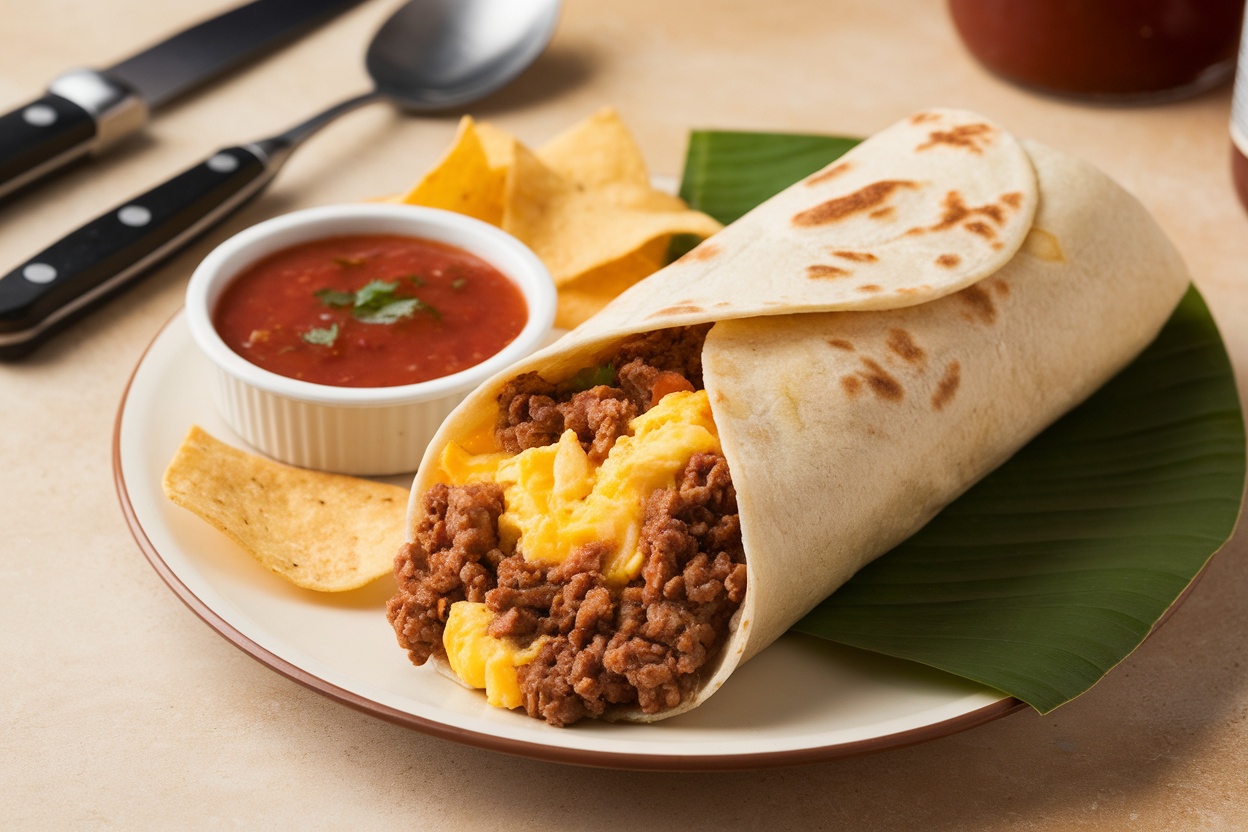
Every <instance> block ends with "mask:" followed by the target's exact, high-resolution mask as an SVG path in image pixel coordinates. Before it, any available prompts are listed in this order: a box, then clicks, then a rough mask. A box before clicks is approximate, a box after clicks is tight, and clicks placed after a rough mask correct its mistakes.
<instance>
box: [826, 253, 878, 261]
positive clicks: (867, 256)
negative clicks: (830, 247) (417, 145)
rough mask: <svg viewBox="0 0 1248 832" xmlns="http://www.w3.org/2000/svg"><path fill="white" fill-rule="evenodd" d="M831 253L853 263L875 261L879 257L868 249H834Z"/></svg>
mask: <svg viewBox="0 0 1248 832" xmlns="http://www.w3.org/2000/svg"><path fill="white" fill-rule="evenodd" d="M832 254H834V255H836V256H837V257H840V258H842V259H844V260H852V261H853V262H855V263H875V262H877V261H878V260H879V259H880V258H878V257H876V256H875V255H874V254H872V253H871V252H869V251H834V252H832Z"/></svg>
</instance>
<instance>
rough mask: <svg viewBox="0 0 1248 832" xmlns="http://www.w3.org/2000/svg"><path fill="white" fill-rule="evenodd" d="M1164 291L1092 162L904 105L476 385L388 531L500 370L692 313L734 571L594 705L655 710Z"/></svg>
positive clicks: (1177, 262)
mask: <svg viewBox="0 0 1248 832" xmlns="http://www.w3.org/2000/svg"><path fill="white" fill-rule="evenodd" d="M1187 285H1188V276H1187V273H1186V270H1185V268H1184V265H1183V263H1182V260H1181V259H1180V257H1179V255H1178V253H1177V252H1176V251H1175V249H1174V248H1173V246H1172V245H1171V244H1170V242H1169V241H1168V240H1167V239H1166V237H1165V235H1164V234H1163V233H1162V232H1161V230H1160V229H1159V228H1158V227H1157V225H1156V224H1155V223H1154V222H1153V220H1152V219H1151V217H1150V216H1149V215H1148V213H1147V211H1146V210H1145V209H1144V208H1143V207H1142V206H1141V205H1140V204H1139V203H1138V202H1137V201H1136V200H1135V199H1134V198H1133V197H1131V196H1130V195H1129V194H1128V193H1127V192H1125V191H1124V190H1122V189H1121V188H1120V187H1119V186H1117V185H1116V184H1115V183H1114V182H1112V181H1111V180H1110V179H1109V178H1108V177H1107V176H1105V175H1104V174H1103V173H1101V172H1100V171H1098V170H1097V169H1095V168H1093V167H1092V166H1090V165H1088V164H1086V163H1084V162H1081V161H1079V160H1076V159H1074V158H1071V157H1069V156H1066V155H1064V154H1061V153H1059V152H1057V151H1054V150H1051V149H1049V148H1047V147H1044V146H1042V145H1039V144H1035V143H1031V142H1019V141H1018V140H1016V139H1014V138H1013V137H1012V136H1010V135H1009V134H1008V133H1007V132H1005V131H1004V130H1003V129H1001V128H1000V127H998V126H997V125H995V124H992V123H991V122H989V121H988V120H986V119H984V118H982V117H980V116H978V115H975V114H973V113H967V112H962V111H955V110H932V111H925V112H922V113H918V114H916V115H914V116H911V117H910V118H908V119H906V120H904V121H902V122H900V123H898V124H896V125H894V126H892V127H890V128H888V129H886V130H884V131H883V132H881V133H879V134H878V135H877V136H875V137H873V138H871V139H869V140H867V141H865V142H863V143H862V144H861V145H859V146H858V147H856V148H855V149H854V150H853V151H851V152H850V153H848V154H846V155H845V156H844V157H842V159H841V160H840V161H838V162H837V163H835V164H833V165H831V166H829V167H828V168H826V169H824V170H823V171H820V172H818V173H815V174H814V175H812V176H810V177H807V178H806V179H805V180H803V181H802V182H799V183H797V184H796V185H794V186H792V187H790V188H789V189H787V190H786V191H784V192H783V193H781V194H779V195H777V196H776V197H774V198H773V199H771V200H769V201H768V202H767V203H765V204H763V205H762V206H760V207H759V208H757V209H756V210H754V211H753V212H751V213H750V214H748V215H746V216H745V217H743V218H741V219H740V220H739V221H738V222H736V223H734V224H733V225H731V226H729V227H727V228H725V229H724V230H723V231H722V232H720V233H719V234H717V235H715V236H714V237H712V238H710V239H709V240H707V241H706V242H704V243H703V244H702V245H701V246H699V247H698V248H697V249H694V251H693V252H691V253H690V254H689V255H686V257H684V258H682V259H681V260H680V261H678V262H676V263H674V264H672V265H671V266H669V267H667V268H665V269H664V270H662V271H660V272H658V273H656V274H655V275H653V276H652V277H650V278H647V279H646V280H644V281H642V282H641V283H639V284H637V285H636V286H634V287H633V288H632V289H630V290H629V291H628V292H626V293H625V294H623V295H621V296H620V297H619V298H617V299H616V301H614V302H613V303H612V304H610V305H609V306H608V307H607V308H605V309H604V310H603V311H602V312H600V313H599V314H598V315H597V316H595V317H594V318H592V319H590V320H589V321H587V322H586V323H584V324H583V325H581V326H580V327H578V328H577V329H575V330H573V331H572V332H571V333H569V334H568V335H566V336H565V337H564V338H562V339H561V340H560V341H558V342H557V343H555V344H554V345H552V346H551V347H549V348H547V349H546V350H544V351H542V352H541V353H538V354H536V355H534V356H532V357H531V358H529V359H528V360H526V361H524V362H522V363H521V364H519V365H517V366H515V367H513V368H511V369H510V370H508V371H506V372H504V373H502V374H500V375H498V376H496V377H494V378H493V379H491V380H490V381H488V382H487V383H485V384H484V385H483V386H482V387H481V388H479V389H478V390H477V391H475V392H474V393H473V394H472V395H471V396H469V398H468V399H467V400H466V401H465V402H464V403H463V404H462V405H461V406H460V407H459V408H458V409H457V410H456V411H455V412H454V413H452V414H451V416H450V417H449V418H448V420H447V421H446V423H445V424H444V425H443V427H442V429H441V430H440V431H439V433H438V434H437V436H435V438H434V440H433V442H432V443H431V445H430V447H429V450H428V452H427V453H426V456H425V459H424V463H423V464H422V466H421V468H420V470H419V471H418V473H417V475H416V479H415V482H414V485H413V489H412V495H413V496H412V503H411V508H410V509H409V525H410V522H411V519H412V518H414V517H415V516H416V513H415V507H416V506H417V505H418V501H419V499H420V495H421V494H422V493H423V492H424V491H425V490H426V489H428V488H429V486H430V485H432V484H433V481H434V479H433V478H434V474H435V472H436V470H437V467H438V466H437V464H438V458H439V455H440V454H441V452H442V448H443V447H444V446H445V445H446V443H447V442H448V441H451V440H454V439H456V438H459V437H463V436H465V435H468V434H469V433H470V432H471V431H472V430H473V429H476V428H479V427H480V426H481V425H482V424H483V423H486V422H488V423H492V422H493V420H494V417H495V414H496V413H497V407H498V405H497V402H496V397H497V395H498V393H499V391H500V390H501V389H502V387H503V385H504V384H505V383H506V382H507V381H508V380H510V379H512V378H514V377H516V376H517V375H520V374H521V373H524V372H529V371H537V372H539V373H541V374H542V375H543V376H544V377H546V378H547V379H549V380H552V381H557V380H560V379H562V378H566V377H568V376H569V375H571V374H572V373H574V372H575V371H576V370H578V369H580V368H582V367H586V366H593V365H594V364H595V363H596V361H597V360H598V359H599V358H600V357H601V356H602V355H604V354H608V353H609V352H610V351H611V349H612V348H613V347H614V346H615V345H616V344H618V343H619V342H620V341H621V340H623V339H624V338H625V337H626V336H628V335H631V334H634V333H637V332H644V331H649V330H657V329H664V328H667V327H672V326H681V325H687V324H695V323H705V322H708V321H714V322H715V326H714V327H712V329H711V331H710V333H709V334H708V336H707V339H706V344H705V347H704V349H703V373H704V378H705V382H706V389H707V391H708V394H709V396H710V402H711V407H712V411H713V413H714V416H715V421H716V424H717V426H718V428H719V431H720V436H721V441H722V445H723V449H724V454H725V456H726V457H727V460H728V463H729V467H730V469H731V471H732V476H733V482H734V484H735V486H736V490H737V501H738V505H739V509H740V517H741V531H742V540H743V544H744V548H745V556H746V565H747V570H748V581H749V584H748V589H747V593H746V597H745V600H744V602H743V603H742V605H741V608H740V609H739V611H738V613H737V615H736V616H735V617H734V619H733V621H732V624H731V631H730V634H729V637H728V640H727V643H726V645H725V647H724V649H723V653H722V655H721V657H720V659H719V660H718V663H717V665H716V666H714V667H712V668H710V669H709V672H708V675H707V678H706V680H705V682H704V683H703V685H702V687H701V688H700V689H699V691H698V693H697V694H696V695H695V696H693V697H690V698H688V699H687V700H686V701H685V702H684V703H682V704H681V705H680V706H679V707H677V708H675V709H672V710H669V711H665V712H663V713H660V714H655V715H647V714H641V713H640V712H635V711H628V712H624V711H621V712H619V713H617V714H614V715H613V717H614V718H621V719H631V720H638V721H647V722H649V721H655V720H658V719H663V718H666V717H670V716H674V715H676V714H678V713H682V712H684V711H687V710H690V709H691V708H694V707H696V706H697V705H699V704H700V703H701V702H703V701H705V700H706V698H707V697H709V696H710V695H711V694H712V693H714V691H715V690H717V689H718V688H719V687H720V685H722V684H723V682H724V681H725V680H726V679H727V678H728V676H729V675H731V673H732V672H733V670H734V669H735V668H736V667H737V666H739V665H740V664H741V663H742V662H744V661H746V660H748V659H749V658H750V657H752V656H754V655H755V654H757V653H758V651H760V650H762V649H763V648H764V647H766V646H767V645H768V644H770V643H771V642H772V641H774V640H775V639H776V638H778V637H779V636H780V635H781V634H783V633H784V632H785V631H786V630H787V629H788V628H789V627H790V626H791V625H792V624H793V623H794V622H796V621H797V620H798V619H799V618H801V617H802V616H803V615H804V614H805V613H806V612H808V611H809V610H810V609H811V608H812V607H814V606H815V605H816V604H818V603H819V602H820V601H821V600H822V599H823V598H825V597H827V596H828V595H829V594H831V593H832V592H833V591H834V590H836V588H837V587H839V586H840V585H841V584H843V583H844V582H845V581H847V580H848V579H849V578H850V577H851V576H852V575H853V574H854V572H856V571H857V570H858V569H859V568H861V567H862V566H863V565H864V564H866V563H868V562H869V561H871V560H872V559H874V558H875V557H877V556H879V555H880V554H882V553H884V552H886V551H888V550H889V549H890V548H892V547H894V546H896V545H897V544H898V543H900V542H901V541H902V540H904V539H905V538H906V537H908V536H909V535H911V534H913V533H914V532H915V531H917V530H918V529H919V528H920V527H921V526H922V525H923V524H924V523H926V522H927V521H928V520H930V519H931V518H932V517H933V516H934V515H935V514H936V513H937V512H938V511H940V509H941V508H943V507H944V506H945V505H947V504H949V503H950V502H951V501H953V500H954V499H955V498H956V497H957V496H959V495H960V494H962V493H963V492H964V491H965V490H966V489H967V488H969V487H970V486H971V485H972V484H974V483H975V482H976V481H978V480H979V479H980V478H982V477H983V476H984V475H986V474H987V473H988V472H990V471H991V470H993V469H994V468H995V467H997V466H998V465H1000V464H1001V463H1002V462H1004V461H1005V460H1006V459H1007V458H1009V456H1010V455H1012V454H1013V453H1014V452H1015V451H1017V450H1018V449H1019V448H1020V447H1021V446H1022V445H1024V444H1025V443H1026V442H1027V441H1029V440H1030V439H1031V438H1032V437H1034V436H1035V435H1036V434H1037V433H1039V432H1040V431H1041V430H1043V429H1044V428H1045V427H1046V426H1047V425H1049V424H1050V423H1052V422H1053V421H1054V420H1056V419H1057V418H1058V417H1059V416H1061V415H1062V414H1063V413H1065V412H1066V411H1068V410H1069V409H1070V408H1072V407H1074V406H1075V405H1076V404H1078V403H1079V402H1081V401H1082V400H1083V399H1085V398H1086V397H1087V396H1088V395H1090V394H1091V393H1092V392H1093V391H1095V390H1096V389H1097V388H1098V387H1099V386H1101V385H1102V384H1103V383H1104V382H1105V381H1106V380H1108V379H1109V378H1110V377H1111V376H1112V375H1113V374H1114V373H1116V372H1117V371H1118V370H1120V369H1121V368H1122V367H1123V366H1125V365H1126V364H1127V363H1128V362H1130V361H1131V359H1132V358H1134V357H1135V356H1136V355H1137V354H1138V353H1139V352H1140V351H1141V350H1142V349H1143V348H1144V347H1145V346H1146V345H1147V344H1148V343H1149V342H1150V341H1151V340H1152V339H1153V338H1154V337H1155V335H1156V334H1157V332H1158V331H1159V329H1160V328H1161V326H1162V325H1163V324H1164V323H1165V321H1166V319H1167V317H1168V316H1169V314H1170V312H1171V311H1172V310H1173V308H1174V307H1175V305H1176V304H1177V303H1178V301H1179V299H1180V298H1181V297H1182V295H1183V293H1184V291H1185V290H1186V287H1187ZM409 535H410V530H409Z"/></svg>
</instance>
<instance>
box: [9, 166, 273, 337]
mask: <svg viewBox="0 0 1248 832" xmlns="http://www.w3.org/2000/svg"><path fill="white" fill-rule="evenodd" d="M275 173H276V165H275V164H273V163H271V161H270V159H269V157H268V156H267V155H266V154H265V153H264V152H263V151H262V150H260V149H259V148H255V147H254V146H253V147H251V148H249V147H230V148H226V149H224V150H221V151H219V152H217V153H216V154H214V155H213V156H212V157H211V158H209V159H208V160H206V161H204V162H202V163H201V164H198V165H196V166H195V167H193V168H191V169H189V170H187V171H185V172H184V173H181V174H179V175H177V176H175V177H174V178H173V179H170V180H168V181H167V182H165V183H163V184H161V185H158V186H156V187H155V188H153V189H152V190H150V191H148V192H147V193H145V194H142V195H140V196H137V197H135V198H134V199H131V200H129V201H127V202H125V203H123V204H122V205H118V206H117V207H116V208H114V209H113V210H111V211H109V212H108V213H106V214H104V215H102V216H100V217H98V218H96V219H94V220H92V221H91V222H89V223H87V224H86V225H84V226H82V227H81V228H79V229H78V230H77V231H73V232H71V233H70V234H69V235H68V236H66V237H64V238H62V239H61V240H59V241H58V242H56V243H53V244H52V245H51V246H50V247H48V248H47V249H45V250H44V251H42V252H40V253H39V254H37V255H35V256H34V257H32V258H31V259H30V260H27V261H26V262H25V263H23V264H22V265H20V266H18V267H17V268H16V269H14V270H13V271H11V272H9V273H8V274H7V275H5V276H4V277H2V278H0V359H4V358H16V357H20V356H22V355H25V354H26V353H28V352H30V350H31V349H33V347H34V346H36V344H38V343H40V342H42V340H43V339H44V338H45V337H46V336H47V335H49V334H51V332H53V331H55V330H57V329H59V328H60V326H59V325H60V324H62V323H64V322H67V320H68V319H76V318H77V317H78V316H79V314H80V313H82V312H85V311H87V310H89V309H92V308H95V307H96V306H98V305H99V304H100V303H102V302H103V301H104V300H106V299H107V298H109V297H111V296H112V295H113V294H115V293H116V292H118V291H120V290H121V289H124V288H126V287H128V286H130V285H133V284H134V283H135V282H136V281H137V279H138V278H139V277H141V276H142V275H143V274H145V273H146V272H147V271H149V270H150V269H151V268H152V267H153V266H155V265H156V264H158V263H160V262H161V261H162V260H164V259H165V258H167V257H168V256H169V255H171V254H173V253H174V252H176V251H178V250H179V249H180V248H182V246H184V245H185V244H186V243H188V242H190V241H191V240H193V239H194V238H195V237H197V236H198V235H199V234H201V233H202V232H204V231H206V230H208V229H209V228H210V227H211V226H212V225H214V224H215V223H217V222H218V221H220V220H222V219H224V218H225V217H226V216H227V215H229V214H230V213H231V212H232V211H233V210H234V209H235V208H237V207H239V206H241V205H242V204H243V203H244V202H246V201H247V200H248V199H249V198H251V197H252V196H255V195H256V194H258V193H259V192H260V190H261V189H262V188H263V187H264V185H265V184H267V183H268V181H269V180H270V179H272V178H273V175H274V174H275Z"/></svg>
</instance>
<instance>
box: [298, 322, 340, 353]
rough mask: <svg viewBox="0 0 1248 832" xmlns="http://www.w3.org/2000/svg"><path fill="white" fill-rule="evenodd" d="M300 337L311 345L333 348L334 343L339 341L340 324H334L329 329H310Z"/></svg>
mask: <svg viewBox="0 0 1248 832" xmlns="http://www.w3.org/2000/svg"><path fill="white" fill-rule="evenodd" d="M300 337H301V338H303V340H305V341H307V342H308V343H309V344H317V345H318V346H322V347H332V346H333V345H334V341H337V340H338V324H334V325H333V326H331V327H329V328H328V329H324V328H321V327H316V328H313V329H309V330H308V331H307V332H305V333H303V335H301V336H300Z"/></svg>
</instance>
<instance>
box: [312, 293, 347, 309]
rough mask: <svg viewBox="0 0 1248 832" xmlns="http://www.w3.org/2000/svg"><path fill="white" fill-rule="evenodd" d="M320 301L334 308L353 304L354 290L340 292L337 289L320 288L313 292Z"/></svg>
mask: <svg viewBox="0 0 1248 832" xmlns="http://www.w3.org/2000/svg"><path fill="white" fill-rule="evenodd" d="M313 294H314V295H316V296H317V298H319V299H320V301H321V303H323V304H325V305H326V306H330V307H333V308H334V309H341V308H343V307H344V306H354V305H355V292H340V291H338V290H337V289H321V290H319V291H316V292H313Z"/></svg>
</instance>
